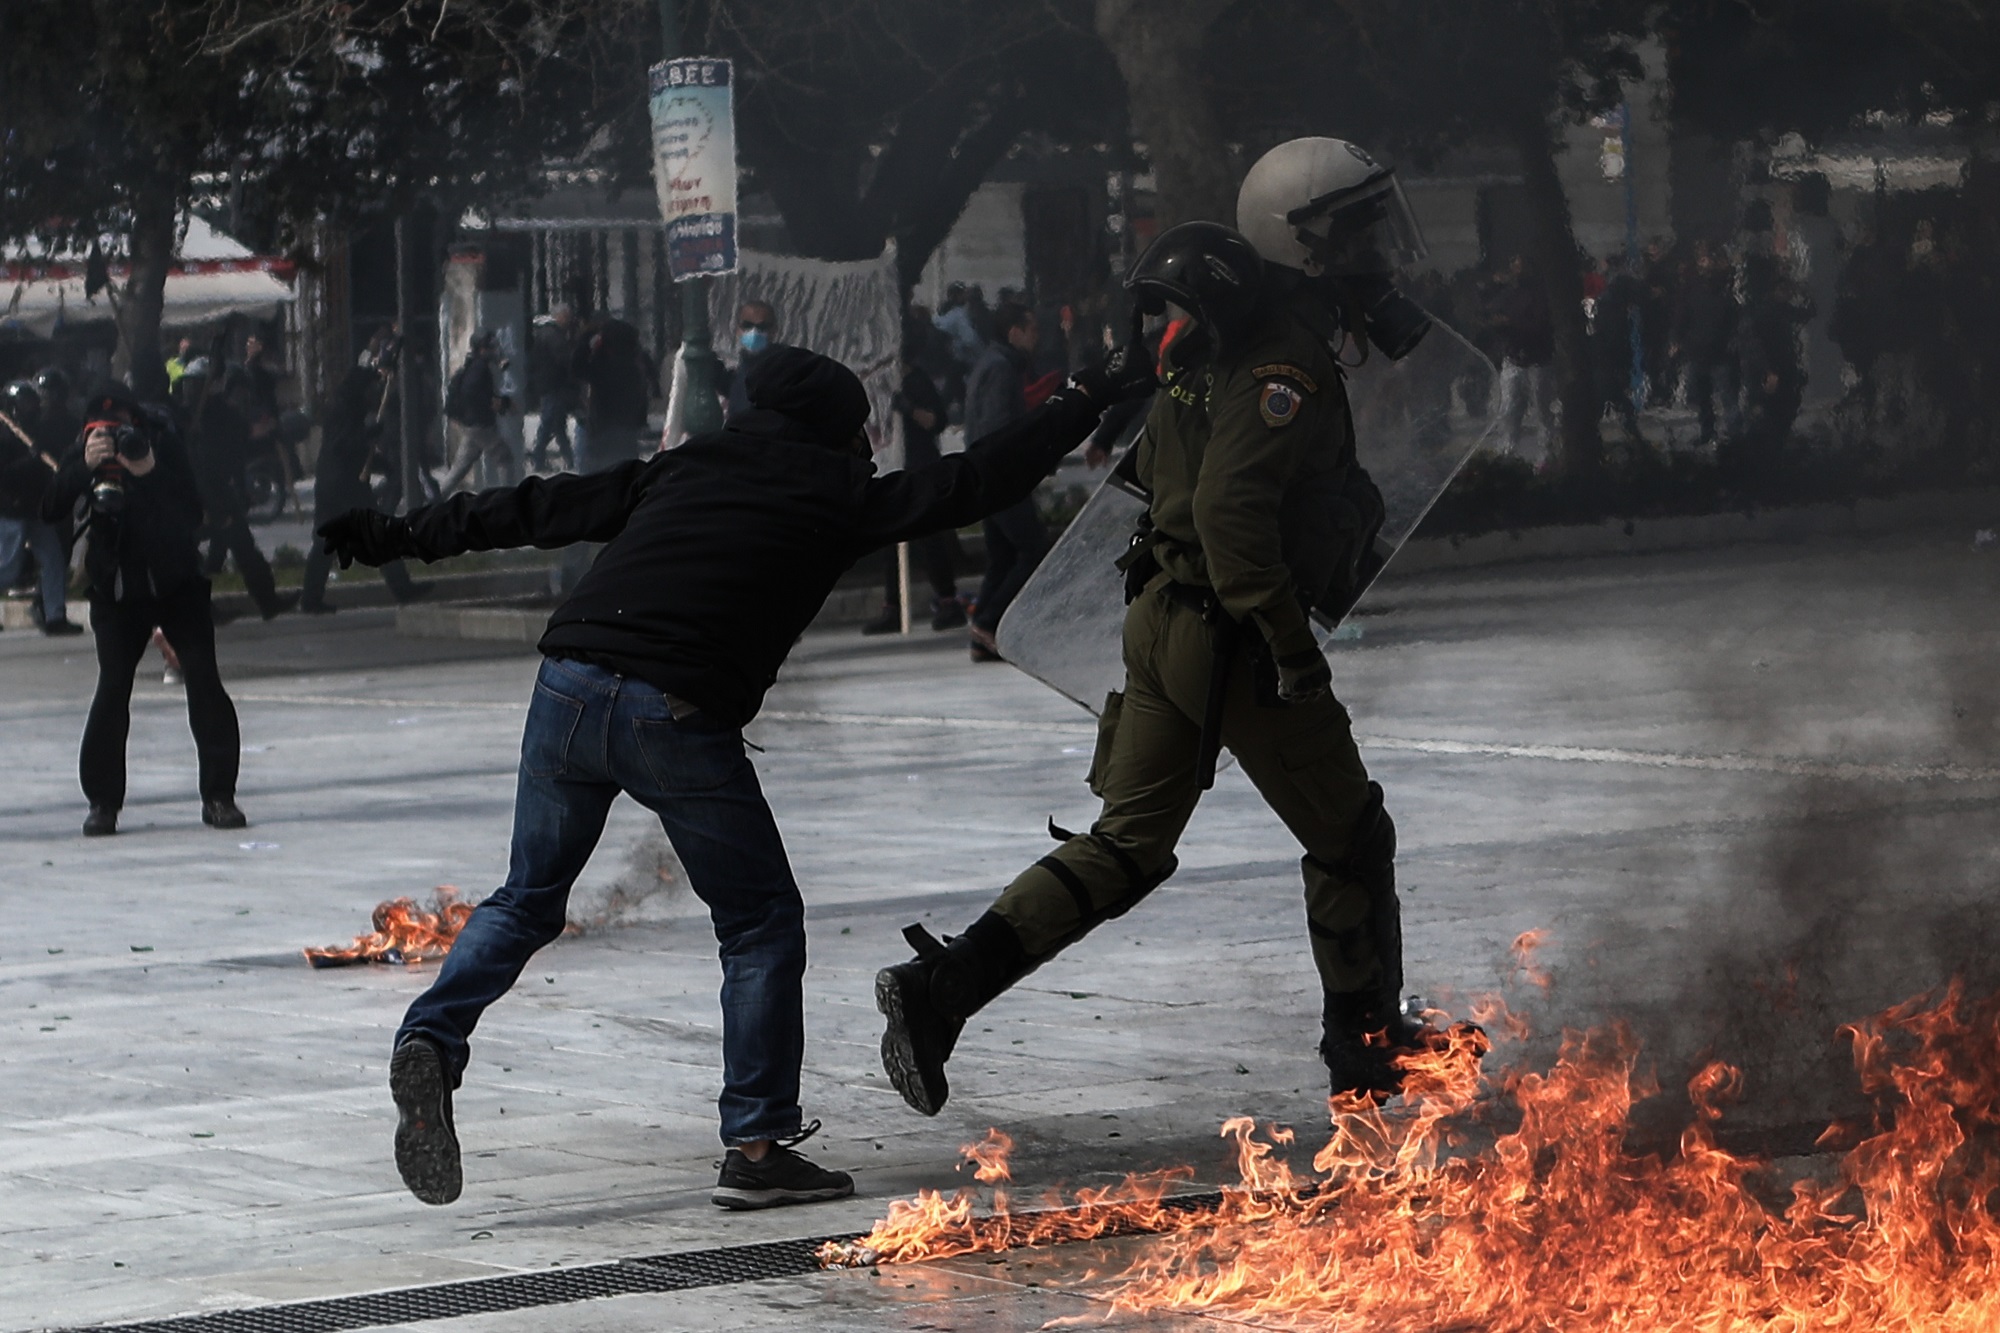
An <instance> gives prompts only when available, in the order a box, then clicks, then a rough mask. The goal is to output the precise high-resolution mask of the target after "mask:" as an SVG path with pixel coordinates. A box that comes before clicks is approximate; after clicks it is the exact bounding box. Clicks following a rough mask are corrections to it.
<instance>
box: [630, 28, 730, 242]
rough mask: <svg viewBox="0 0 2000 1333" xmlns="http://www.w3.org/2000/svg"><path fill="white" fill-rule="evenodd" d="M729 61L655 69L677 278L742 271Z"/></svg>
mask: <svg viewBox="0 0 2000 1333" xmlns="http://www.w3.org/2000/svg"><path fill="white" fill-rule="evenodd" d="M730 74H731V70H730V64H729V62H728V61H727V60H711V59H707V58H705V57H695V58H692V59H687V60H662V61H661V62H660V63H659V64H657V65H654V66H653V67H652V70H651V71H650V75H651V77H650V83H649V87H650V94H651V95H650V97H649V99H648V106H649V108H650V110H651V113H652V121H653V183H654V185H655V186H656V187H657V188H658V190H659V192H660V217H661V218H662V219H664V220H665V222H666V224H667V268H668V269H669V271H671V272H672V273H673V275H674V278H675V280H676V281H679V280H680V279H682V278H695V277H704V276H707V275H709V274H713V273H734V272H735V271H736V122H735V119H734V111H733V108H732V106H731V104H730V91H729V89H730Z"/></svg>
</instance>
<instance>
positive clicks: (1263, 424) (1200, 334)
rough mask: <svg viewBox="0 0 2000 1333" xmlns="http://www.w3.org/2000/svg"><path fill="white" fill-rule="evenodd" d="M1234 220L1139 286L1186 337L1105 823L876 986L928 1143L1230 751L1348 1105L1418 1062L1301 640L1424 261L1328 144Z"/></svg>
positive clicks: (1343, 595)
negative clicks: (1374, 365)
mask: <svg viewBox="0 0 2000 1333" xmlns="http://www.w3.org/2000/svg"><path fill="white" fill-rule="evenodd" d="M1238 220H1239V224H1240V225H1241V227H1242V231H1241V232H1238V231H1233V230H1231V229H1230V228H1227V227H1224V226H1221V225H1219V224H1216V223H1209V222H1191V223H1184V224H1182V225H1180V226H1178V227H1174V228H1171V229H1169V230H1168V231H1166V232H1164V233H1162V234H1161V235H1160V237H1159V238H1158V239H1157V240H1156V241H1155V242H1154V244H1153V245H1152V247H1151V248H1150V249H1149V250H1148V251H1147V253H1146V254H1145V255H1144V256H1142V257H1141V259H1140V260H1139V262H1138V264H1137V266H1136V267H1135V269H1134V270H1133V272H1132V274H1131V276H1130V277H1129V278H1128V279H1127V286H1128V287H1129V288H1131V289H1132V291H1133V294H1134V296H1135V298H1136V299H1137V300H1139V301H1140V302H1141V303H1142V304H1152V305H1155V306H1158V305H1161V304H1163V303H1170V304H1171V305H1173V306H1175V307H1178V308H1179V310H1180V311H1182V312H1184V313H1185V314H1186V315H1188V316H1191V317H1192V319H1193V322H1194V324H1193V330H1192V331H1191V332H1189V333H1187V334H1184V335H1182V336H1181V337H1179V338H1177V339H1176V340H1175V341H1174V342H1173V343H1172V344H1171V346H1170V347H1169V348H1168V350H1167V352H1166V353H1165V355H1164V357H1163V360H1162V377H1163V381H1164V384H1163V390H1164V391H1163V392H1161V393H1159V394H1157V395H1156V396H1155V398H1154V402H1153V406H1152V409H1151V411H1150V414H1149V416H1148V418H1147V422H1146V429H1145V433H1144V435H1143V436H1142V437H1141V439H1140V442H1139V444H1138V445H1137V448H1136V455H1135V456H1134V457H1133V458H1132V459H1130V460H1128V461H1129V462H1131V463H1135V464H1136V472H1137V481H1138V482H1139V483H1140V484H1141V485H1142V486H1143V487H1144V488H1145V489H1146V490H1147V491H1149V492H1150V495H1151V499H1150V504H1149V510H1148V514H1147V520H1146V523H1145V524H1144V526H1143V528H1142V531H1141V533H1140V535H1139V537H1138V538H1137V539H1135V542H1134V545H1133V549H1132V551H1131V552H1129V553H1128V556H1127V559H1126V561H1125V564H1126V565H1127V569H1126V574H1127V596H1128V600H1129V609H1128V611H1127V613H1126V620H1125V628H1124V656H1125V669H1126V676H1125V688H1124V690H1123V692H1122V693H1119V694H1113V695H1112V696H1111V698H1110V699H1108V700H1107V701H1106V705H1105V708H1104V710H1103V714H1102V719H1101V724H1100V730H1099V740H1098V747H1097V753H1096V756H1095V758H1094V759H1093V762H1092V765H1091V771H1090V785H1091V788H1092V790H1093V791H1094V792H1095V793H1096V794H1097V795H1098V796H1100V797H1101V798H1102V799H1103V802H1104V805H1103V811H1102V813H1101V815H1100V816H1099V818H1098V820H1097V822H1096V823H1095V824H1094V825H1093V826H1092V827H1091V829H1090V831H1089V832H1088V833H1085V834H1081V835H1075V834H1071V835H1065V836H1063V840H1062V845H1061V846H1060V847H1058V848H1057V849H1056V850H1055V851H1054V852H1052V853H1051V854H1049V855H1048V856H1045V857H1043V858H1042V859H1041V860H1040V861H1038V862H1036V863H1035V864H1034V865H1033V866H1031V867H1029V868H1028V869H1027V870H1026V871H1024V872H1022V873H1021V875H1020V876H1018V877H1017V878H1016V879H1015V880H1014V882H1013V883H1012V884H1010V885H1008V886H1007V888H1006V889H1005V890H1004V891H1003V892H1002V893H1001V894H1000V896H999V898H998V899H997V900H996V901H995V902H994V903H993V905H992V907H991V908H990V909H989V910H988V911H987V912H986V913H985V914H984V915H982V916H981V917H980V918H979V919H978V920H977V921H975V922H973V923H972V925H971V926H970V927H969V928H968V929H967V930H966V932H965V933H964V934H962V935H960V936H957V937H956V938H953V939H951V940H949V941H948V942H945V943H940V942H939V941H937V940H936V939H934V938H932V937H931V936H930V935H929V934H928V933H927V932H926V931H925V930H924V929H923V928H922V927H921V926H912V927H910V928H909V929H907V930H906V931H905V932H904V935H905V937H906V938H907V939H908V940H909V941H910V943H911V945H912V946H913V947H914V948H915V949H916V951H917V956H916V957H915V958H913V959H911V960H910V961H908V962H905V963H899V964H897V965H895V966H893V967H889V968H886V969H884V970H883V971H882V972H881V973H880V975H879V976H878V977H877V979H876V1003H877V1006H878V1007H879V1008H880V1009H881V1011H882V1013H883V1015H884V1017H885V1018H886V1020H887V1030H886V1032H885V1033H884V1036H883V1040H882V1057H883V1065H884V1067H885V1069H886V1071H887V1072H888V1074H889V1076H890V1079H891V1081H892V1082H894V1083H895V1085H896V1088H897V1090H898V1091H899V1092H901V1093H902V1095H903V1098H904V1100H906V1101H907V1102H909V1103H910V1105H911V1106H912V1107H914V1108H915V1109H917V1110H919V1111H921V1112H923V1113H925V1114H927V1115H931V1114H935V1113H936V1112H937V1111H938V1109H939V1108H940V1107H941V1106H942V1105H943V1104H944V1101H945V1098H946V1096H947V1095H948V1085H947V1081H946V1079H945V1074H944V1065H945V1061H946V1060H947V1059H948V1057H949V1056H950V1054H951V1051H952V1048H953V1046H954V1044H955V1043H956V1040H957V1038H958V1035H959V1033H960V1031H961V1030H962V1028H963V1025H964V1022H965V1020H966V1019H967V1018H969V1017H970V1016H971V1015H972V1014H973V1013H975V1012H977V1011H978V1010H979V1009H980V1008H981V1007H983V1006H984V1005H985V1004H987V1003H988V1002H989V1001H991V1000H992V999H994V998H995V997H996V996H998V995H999V994H1000V993H1001V992H1003V991H1004V990H1006V989H1007V988H1008V987H1010V986H1011V985H1013V984H1014V983H1015V982H1017V981H1019V980H1020V979H1021V978H1022V977H1024V976H1025V975H1027V973H1028V972H1030V971H1032V970H1033V969H1034V968H1035V967H1037V966H1039V965H1040V964H1041V963H1043V962H1044V961H1046V960H1047V959H1048V958H1050V957H1052V956H1053V955H1054V954H1055V953H1056V952H1057V951H1058V950H1060V949H1062V948H1064V947H1066V946H1067V945H1069V944H1072V943H1074V942H1076V941H1077V940H1079V939H1081V938H1082V937H1083V936H1084V935H1085V934H1087V933H1089V931H1091V930H1092V929H1093V928H1095V927H1096V926H1098V925H1100V924H1102V923H1103V922H1104V921H1106V920H1108V919H1110V918H1112V917H1116V916H1119V915H1121V914H1123V913H1124V912H1126V911H1127V910H1129V909H1130V908H1131V907H1133V906H1134V905H1135V904H1136V903H1137V902H1138V901H1139V900H1140V899H1141V898H1143V897H1144V896H1145V895H1146V894H1147V893H1149V892H1150V891H1151V890H1152V889H1154V888H1155V887H1157V886H1158V885H1159V884H1160V883H1161V882H1163V881H1164V880H1165V879H1166V878H1167V877H1168V876H1170V875H1171V874H1172V873H1173V871H1174V868H1175V864H1176V863H1175V859H1174V854H1173V852H1174V847H1175V844H1176V843H1177V842H1178V841H1179V838H1180V835H1181V832H1182V830H1183V829H1184V828H1185V827H1186V825H1187V822H1188V820H1189V818H1190V817H1191V816H1192V815H1193V813H1194V809H1195V805H1196V803H1197V801H1198V800H1199V799H1200V796H1201V793H1202V791H1203V789H1204V788H1205V787H1206V786H1207V785H1208V783H1209V780H1210V779H1212V776H1213V767H1214V762H1215V757H1216V756H1215V752H1216V748H1217V747H1218V746H1227V747H1228V749H1229V750H1230V752H1231V753H1232V754H1234V755H1235V757H1236V759H1237V761H1238V762H1239V763H1240V764H1241V765H1242V768H1243V771H1244V773H1245V775H1246V776H1248V777H1249V779H1250V780H1251V782H1252V783H1253V784H1255V785H1256V787H1257V789H1258V791H1259V793H1260V794H1261V795H1262V796H1263V797H1264V799H1265V800H1266V801H1267V802H1269V804H1270V806H1271V808H1272V810H1273V811H1274V812H1275V813H1276V814H1277V815H1278V816H1279V818H1281V819H1282V820H1283V821H1284V822H1285V824H1286V826H1287V827H1288V828H1289V829H1290V830H1291V832H1292V834H1293V836H1295V837H1296V838H1297V839H1298V840H1299V842H1300V843H1301V844H1303V846H1304V848H1305V853H1306V854H1305V857H1304V859H1303V861H1302V862H1301V870H1302V872H1303V876H1304V880H1305V898H1306V927H1307V931H1308V934H1309V938H1310V941H1311V948H1312V954H1313V961H1314V962H1315V964H1316V965H1317V967H1318V971H1319V975H1320V980H1321V983H1322V987H1323V990H1324V1008H1323V1018H1324V1036H1323V1039H1322V1042H1321V1047H1320V1050H1321V1054H1322V1057H1323V1058H1324V1060H1325V1062H1326V1064H1327V1066H1328V1069H1329V1072H1330V1076H1331V1086H1332V1090H1333V1092H1335V1093H1343V1092H1349V1093H1363V1094H1368V1095H1372V1096H1376V1097H1378V1098H1386V1097H1387V1096H1389V1095H1393V1093H1394V1092H1395V1091H1396V1090H1397V1089H1398V1087H1399V1085H1400V1075H1399V1073H1398V1071H1397V1070H1396V1068H1395V1066H1394V1064H1393V1057H1394V1056H1395V1055H1397V1054H1398V1053H1400V1052H1401V1051H1402V1050H1405V1049H1407V1048H1408V1047H1409V1045H1410V1044H1412V1043H1413V1042H1414V1041H1416V1040H1417V1039H1418V1038H1419V1036H1420V1030H1419V1029H1417V1027H1416V1026H1415V1025H1414V1024H1412V1023H1410V1022H1409V1020H1407V1019H1405V1018H1404V1017H1403V1015H1402V1013H1401V1009H1400V995H1399V992H1400V989H1401V984H1402V964H1401V930H1400V925H1399V920H1400V918H1399V913H1398V910H1397V906H1396V894H1395V869H1394V862H1395V848H1396V839H1395V826H1394V824H1393V823H1392V822H1391V820H1390V818H1389V815H1388V812H1387V811H1386V810H1385V809H1384V808H1383V802H1382V789H1381V787H1380V786H1378V785H1377V784H1375V783H1373V782H1371V781H1370V780H1369V777H1368V772H1367V769H1366V768H1365V766H1364V765H1363V763H1362V760H1361V755H1360V753H1359V751H1358V750H1357V748H1356V746H1355V742H1354V736H1353V733H1352V730H1351V728H1350V724H1349V720H1348V715H1347V712H1346V710H1345V709H1344V708H1343V707H1342V706H1341V704H1340V702H1339V701H1338V700H1337V699H1336V698H1334V696H1333V693H1332V690H1331V683H1332V673H1331V671H1330V669H1329V667H1328V665H1327V662H1326V659H1325V658H1324V657H1323V656H1322V654H1321V651H1320V648H1319V645H1318V642H1317V640H1316V638H1315V636H1314V634H1313V630H1312V625H1311V622H1310V620H1309V619H1308V613H1309V609H1311V608H1312V607H1315V606H1317V607H1319V608H1321V609H1322V610H1326V611H1329V612H1331V614H1332V617H1333V618H1334V619H1337V618H1338V616H1339V615H1341V614H1344V613H1345V611H1346V610H1347V609H1348V607H1349V606H1351V605H1352V602H1353V600H1354V598H1355V597H1358V596H1359V594H1360V592H1361V591H1362V589H1363V588H1365V586H1366V582H1367V580H1368V579H1369V578H1370V577H1372V574H1373V570H1374V568H1375V567H1379V565H1378V564H1377V563H1376V556H1375V553H1374V540H1375V535H1376V530H1377V528H1379V526H1380V523H1381V516H1382V512H1383V510H1382V503H1381V497H1380V493H1379V492H1378V491H1376V490H1375V488H1374V487H1373V485H1372V483H1371V482H1370V481H1369V480H1368V478H1367V474H1366V473H1365V471H1363V470H1362V469H1361V467H1360V465H1359V464H1358V462H1357V460H1356V457H1355V447H1354V446H1355V441H1354V429H1353V422H1352V419H1351V417H1350V414H1349V411H1348V405H1347V397H1346V391H1345V388H1344V385H1343V379H1342V376H1343V373H1344V370H1345V368H1346V367H1347V366H1349V365H1352V364H1353V363H1354V362H1355V361H1356V360H1358V359H1359V358H1360V357H1363V356H1366V355H1368V354H1369V353H1370V352H1371V351H1376V352H1380V353H1382V354H1386V355H1389V356H1392V357H1400V356H1402V355H1404V354H1406V353H1408V352H1409V351H1410V350H1411V349H1412V348H1414V347H1415V346H1416V344H1417V342H1418V341H1419V340H1421V339H1422V337H1423V336H1424V333H1425V332H1426V331H1427V329H1428V327H1429V319H1428V316H1426V315H1424V313H1423V311H1422V310H1421V309H1419V308H1418V307H1416V306H1415V305H1414V304H1413V303H1411V302H1410V301H1409V300H1408V299H1407V298H1405V297H1403V296H1402V295H1401V293H1400V292H1398V291H1397V289H1396V287H1395V283H1394V272H1395V268H1396V266H1397V264H1398V262H1399V261H1407V260H1408V259H1409V258H1411V257H1414V256H1415V255H1416V254H1418V253H1420V248H1421V239H1420V236H1419V234H1418V232H1417V231H1416V227H1415V223H1414V220H1413V219H1412V218H1411V217H1410V215H1409V213H1408V209H1407V205H1406V204H1405V203H1404V201H1403V197H1402V193H1401V190H1400V188H1399V187H1398V186H1397V185H1396V181H1395V177H1394V174H1393V172H1390V171H1388V170H1386V169H1385V168H1383V167H1381V166H1379V165H1378V164H1377V163H1375V162H1374V161H1373V160H1372V159H1370V158H1369V157H1368V156H1367V155H1366V154H1365V153H1362V152H1361V151H1360V150H1359V149H1356V148H1353V147H1351V146H1350V145H1347V144H1345V143H1344V142H1341V141H1339V140H1328V139H1316V140H1295V141H1293V142H1292V143H1289V144H1285V145H1281V146H1280V147H1279V148H1277V149H1274V150H1273V151H1272V152H1271V153H1270V154H1269V155H1267V156H1266V157H1265V158H1264V159H1262V160H1260V161H1259V162H1258V163H1257V165H1256V166H1254V167H1253V168H1252V169H1251V171H1250V174H1249V176H1248V177H1247V178H1246V180H1245V182H1244V185H1243V189H1242V193H1241V196H1240V197H1239V200H1238ZM1057 832H1058V833H1060V831H1059V830H1058V831H1057ZM1382 1034H1386V1040H1385V1039H1384V1037H1383V1035H1382Z"/></svg>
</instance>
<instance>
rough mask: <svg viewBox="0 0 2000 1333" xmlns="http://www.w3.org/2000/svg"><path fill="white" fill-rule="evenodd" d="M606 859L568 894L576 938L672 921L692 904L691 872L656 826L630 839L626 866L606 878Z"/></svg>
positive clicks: (600, 857)
mask: <svg viewBox="0 0 2000 1333" xmlns="http://www.w3.org/2000/svg"><path fill="white" fill-rule="evenodd" d="M607 841H608V840H607ZM605 855H606V854H605V852H603V851H600V852H599V854H598V855H597V856H596V857H593V858H592V860H591V864H590V865H589V866H587V867H586V868H585V870H584V874H583V875H582V876H581V877H580V878H579V879H578V880H577V882H576V887H575V888H574V889H572V890H571V891H570V896H569V910H568V913H567V916H568V926H569V929H570V931H571V932H572V933H575V934H589V933H592V932H594V931H602V930H610V929H613V928H616V927H619V926H634V925H645V924H651V923H656V922H660V921H667V920H671V919H672V918H674V917H676V916H679V915H681V914H682V912H683V911H684V910H685V909H686V907H687V904H689V903H690V902H692V900H693V895H692V894H690V893H689V892H688V881H687V872H686V871H685V870H684V869H682V867H681V862H680V858H679V857H678V856H675V855H674V849H673V845H672V844H671V843H669V842H668V841H667V835H666V833H665V832H663V831H662V830H661V828H660V826H659V823H658V821H657V820H652V821H650V822H649V823H648V825H647V827H645V828H643V829H641V830H640V831H638V832H637V833H636V834H634V835H632V836H631V837H630V838H629V840H628V842H627V844H626V850H625V852H624V859H623V863H622V864H621V865H619V866H618V868H617V869H616V870H613V871H610V872H609V873H608V874H607V873H606V872H605V871H604V870H602V869H601V868H600V867H601V866H602V863H603V861H604V859H605Z"/></svg>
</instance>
